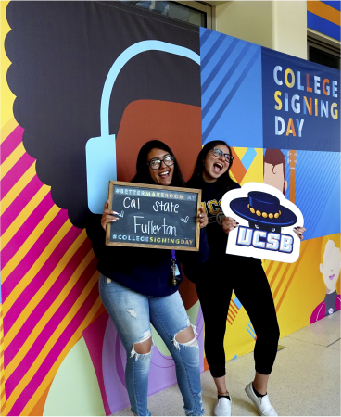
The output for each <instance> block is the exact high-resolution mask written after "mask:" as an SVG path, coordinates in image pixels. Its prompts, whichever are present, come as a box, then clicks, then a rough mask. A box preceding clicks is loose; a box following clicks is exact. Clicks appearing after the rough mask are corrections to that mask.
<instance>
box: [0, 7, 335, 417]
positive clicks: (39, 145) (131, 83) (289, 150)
mask: <svg viewBox="0 0 341 417" xmlns="http://www.w3.org/2000/svg"><path fill="white" fill-rule="evenodd" d="M0 7H1V92H2V94H1V96H2V97H1V100H2V106H1V144H0V151H1V264H2V272H1V287H0V289H1V292H0V309H1V310H0V312H1V314H0V320H1V322H0V337H1V354H0V369H1V393H0V395H1V397H0V398H1V402H0V405H1V414H2V415H79V414H82V415H104V414H107V415H110V414H112V413H114V412H116V411H118V410H120V409H123V408H125V407H127V406H128V404H129V401H128V396H127V393H126V390H125V382H124V377H123V373H124V364H125V352H124V350H123V348H122V345H121V343H120V340H119V337H118V335H117V332H116V329H115V326H114V325H113V324H112V322H111V321H110V320H108V316H107V313H106V311H105V309H104V307H103V305H102V303H101V300H100V298H99V295H98V289H97V280H98V273H97V271H96V259H95V258H94V254H93V251H92V245H91V241H90V239H89V238H88V236H87V233H86V227H87V222H88V221H89V218H90V217H91V216H92V215H93V214H92V213H93V212H96V209H94V211H92V208H91V207H92V206H90V205H89V201H90V200H91V199H90V200H89V196H91V192H92V191H91V187H89V184H88V180H89V178H90V177H92V176H91V175H90V174H91V169H92V168H91V166H90V165H88V162H89V161H90V163H91V159H92V162H94V164H95V165H94V166H95V168H96V170H98V169H100V168H101V164H100V163H99V162H100V161H101V160H102V158H106V159H107V160H108V162H109V164H110V166H111V167H110V168H109V170H110V172H109V176H110V179H115V178H117V179H118V180H122V181H129V180H130V179H131V178H132V176H133V175H134V169H135V166H134V164H135V160H136V155H137V152H138V150H139V148H140V147H141V145H142V144H143V143H145V142H146V141H147V140H149V139H150V138H155V137H157V138H159V139H161V140H163V141H164V142H166V143H168V144H169V145H170V146H171V147H172V150H173V152H174V153H175V155H176V156H177V157H178V159H179V163H180V166H181V167H182V169H183V172H184V175H185V178H186V179H188V178H189V176H190V175H191V173H192V169H193V167H194V162H195V159H196V155H197V153H198V151H199V150H200V148H201V146H202V144H204V143H206V142H208V141H210V140H212V139H225V140H226V141H227V142H228V143H229V144H231V145H232V147H233V153H234V156H235V160H234V165H233V175H234V177H235V179H236V181H238V182H239V183H240V184H244V183H247V182H263V181H264V182H266V183H268V184H272V185H274V184H276V185H275V186H277V187H278V189H279V190H280V191H281V192H283V193H284V194H285V196H286V198H287V199H290V200H291V201H292V202H294V203H295V204H296V205H297V206H298V207H299V208H300V210H301V211H302V213H303V215H304V219H305V226H306V228H307V233H306V235H305V240H304V241H303V242H302V243H301V253H300V257H299V259H298V261H297V262H295V263H293V264H285V263H280V262H275V261H263V265H264V269H265V271H266V274H267V276H268V279H269V282H270V285H271V288H272V291H273V297H274V301H275V306H276V310H277V314H278V318H279V323H280V327H281V334H282V336H284V335H286V334H290V333H292V332H294V331H295V330H297V329H299V328H301V327H304V326H306V325H308V324H309V323H310V320H311V315H312V313H313V312H314V311H315V310H316V308H318V310H319V312H320V310H321V311H322V308H321V303H323V302H324V303H325V304H326V301H325V296H326V288H327V289H328V288H329V287H330V286H331V284H332V288H329V289H330V290H332V291H331V292H332V293H334V292H335V293H336V299H339V298H338V297H339V294H340V279H339V278H338V277H339V270H337V269H336V270H335V272H333V273H332V274H329V275H328V272H327V271H326V270H327V268H328V265H329V264H330V263H333V262H334V261H335V264H336V263H337V262H336V260H337V250H339V249H340V219H339V213H340V143H339V137H340V124H339V113H338V112H339V108H340V98H339V84H338V80H339V72H337V71H336V70H331V69H327V68H324V67H321V66H319V65H315V64H312V63H309V62H306V61H303V60H300V59H298V58H293V57H288V56H286V55H284V54H279V53H275V52H273V51H270V50H268V49H266V48H262V47H260V46H259V45H255V44H250V43H247V42H244V41H241V40H239V39H235V38H232V37H230V36H227V35H223V34H220V33H218V32H215V31H209V30H205V29H199V28H195V27H193V26H191V25H187V24H184V23H180V22H178V23H175V22H174V21H172V22H171V23H170V21H169V20H168V19H167V18H164V17H163V16H158V17H157V18H155V17H151V14H150V13H149V12H147V11H144V10H139V12H138V13H136V11H135V10H136V9H134V8H133V7H132V6H130V5H129V4H121V3H118V2H115V3H111V4H110V5H108V4H102V3H98V2H30V1H29V2H15V1H12V2H0ZM152 16H153V15H152ZM145 42H153V48H151V47H149V49H148V48H145V49H143V50H141V49H139V48H140V46H141V45H142V44H143V45H146V43H145ZM148 45H151V44H150V43H148ZM126 51H129V52H132V51H133V52H132V53H130V55H129V59H125V60H123V61H122V62H124V64H122V62H121V61H120V59H122V57H123V58H124V56H125V55H124V54H125V53H127V52H126ZM120 62H121V64H120ZM115 63H118V64H116V65H119V71H118V72H117V73H116V75H115V76H114V75H112V73H111V72H110V71H111V69H112V68H116V66H115ZM109 74H110V76H109ZM308 75H309V77H308ZM108 79H109V81H110V89H109V90H110V91H109V90H107V89H106V88H104V87H105V85H107V84H106V83H107V82H108ZM310 90H311V91H310ZM108 91H109V93H108ZM103 97H104V98H105V103H106V105H105V106H104V105H103ZM104 137H106V139H107V143H105V140H104V139H105V138H104ZM103 138H104V139H103ZM93 139H96V146H95V148H96V149H95V150H96V158H94V154H93V149H92V150H89V149H88V151H87V150H86V145H87V144H88V143H91V141H93ZM100 139H103V140H104V141H103V142H101V140H100ZM108 144H109V145H108ZM106 145H107V146H111V147H112V150H113V151H112V152H108V151H107V147H106ZM96 164H97V165H96ZM87 170H88V171H87ZM107 174H108V173H106V175H107ZM104 188H105V187H104ZM98 199H100V197H98ZM105 200H106V195H105V192H104V195H103V204H104V201H105ZM92 201H94V199H92ZM329 242H333V243H329ZM333 244H334V246H333V247H332V245H333ZM329 253H332V255H331V256H329ZM338 253H339V252H338ZM329 259H331V261H330V260H329ZM331 276H333V277H332V278H330V277H331ZM325 277H327V278H325ZM327 284H328V285H327ZM334 284H335V287H334ZM181 294H182V297H183V299H184V304H185V307H186V309H187V311H188V314H189V316H190V318H191V322H192V323H193V324H196V326H197V332H198V339H199V346H200V354H201V367H202V370H204V369H207V364H206V362H205V358H204V351H203V337H204V323H203V319H202V314H201V309H200V306H199V303H198V300H197V296H196V293H195V287H194V285H193V284H192V283H191V282H189V281H188V280H187V279H185V281H184V283H183V284H182V287H181ZM226 301H227V302H229V300H226ZM328 305H329V301H328ZM335 309H339V307H338V305H336V304H335V308H334V311H335ZM324 311H328V312H329V311H330V307H328V308H327V310H326V309H325V310H324ZM324 314H325V313H324ZM317 317H318V319H319V318H321V315H320V313H319V314H317ZM227 324H228V326H227V327H228V331H227V335H228V338H227V339H226V347H227V348H226V360H233V359H236V358H238V356H240V355H242V354H244V353H247V352H250V351H251V350H252V349H253V346H254V341H255V337H256V334H255V332H254V329H253V328H252V325H251V323H250V322H249V319H248V317H247V314H246V312H245V310H244V309H243V306H242V305H241V303H240V302H239V300H238V299H237V298H236V297H235V296H233V297H232V302H231V304H230V310H229V314H228V318H227ZM153 337H154V340H155V342H156V346H155V347H154V348H153V356H152V365H151V371H150V380H149V391H148V393H149V395H152V394H154V393H155V392H157V391H159V390H162V389H164V388H165V387H167V386H170V385H172V384H175V383H176V378H175V370H174V364H173V362H172V360H171V357H170V354H169V352H168V350H167V348H166V347H165V345H164V344H163V342H162V341H161V339H160V338H159V337H158V335H157V334H156V332H155V331H154V332H153ZM71 394H72V395H71ZM61 396H62V398H63V399H64V401H63V403H61V402H60V401H59V399H60V398H61Z"/></svg>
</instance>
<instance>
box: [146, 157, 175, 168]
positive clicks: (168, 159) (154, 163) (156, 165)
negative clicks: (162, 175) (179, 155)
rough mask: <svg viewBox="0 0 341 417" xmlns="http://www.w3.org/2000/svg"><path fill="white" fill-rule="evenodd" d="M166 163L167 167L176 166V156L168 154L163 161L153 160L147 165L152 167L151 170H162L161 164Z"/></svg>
mask: <svg viewBox="0 0 341 417" xmlns="http://www.w3.org/2000/svg"><path fill="white" fill-rule="evenodd" d="M162 162H163V163H164V164H165V165H166V166H168V167H170V166H172V165H173V164H174V156H172V155H170V154H167V155H165V156H164V157H163V158H162V159H160V158H152V159H151V160H150V161H149V162H147V165H149V166H150V168H151V169H154V170H155V169H160V167H161V163H162Z"/></svg>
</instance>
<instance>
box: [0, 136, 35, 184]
mask: <svg viewBox="0 0 341 417" xmlns="http://www.w3.org/2000/svg"><path fill="white" fill-rule="evenodd" d="M25 153H26V151H25V148H24V146H23V144H22V142H20V143H19V145H18V146H17V147H16V148H15V149H14V151H13V152H12V153H11V154H10V155H9V156H8V157H7V158H6V159H5V160H4V162H3V163H2V164H1V175H0V179H3V178H4V176H5V175H6V174H7V172H8V171H9V170H11V169H12V168H13V167H14V165H15V164H16V163H17V162H18V161H19V158H21V157H22V156H23V155H24V154H25ZM32 163H33V162H32Z"/></svg>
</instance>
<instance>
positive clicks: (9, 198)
mask: <svg viewBox="0 0 341 417" xmlns="http://www.w3.org/2000/svg"><path fill="white" fill-rule="evenodd" d="M35 175H36V164H35V162H34V163H33V165H32V166H31V167H30V168H29V169H28V170H27V171H26V172H25V174H23V175H22V176H21V177H20V180H19V181H18V182H17V183H16V184H14V185H13V187H12V188H11V189H10V190H9V192H8V193H7V194H6V195H5V196H4V197H3V199H2V200H1V214H3V213H4V212H5V211H6V210H7V209H8V207H9V206H10V205H11V204H12V203H13V201H14V200H15V199H16V198H17V197H18V195H19V194H20V192H21V191H22V190H23V189H24V188H25V187H26V185H27V184H28V183H29V182H31V181H32V178H33V177H34V176H35Z"/></svg>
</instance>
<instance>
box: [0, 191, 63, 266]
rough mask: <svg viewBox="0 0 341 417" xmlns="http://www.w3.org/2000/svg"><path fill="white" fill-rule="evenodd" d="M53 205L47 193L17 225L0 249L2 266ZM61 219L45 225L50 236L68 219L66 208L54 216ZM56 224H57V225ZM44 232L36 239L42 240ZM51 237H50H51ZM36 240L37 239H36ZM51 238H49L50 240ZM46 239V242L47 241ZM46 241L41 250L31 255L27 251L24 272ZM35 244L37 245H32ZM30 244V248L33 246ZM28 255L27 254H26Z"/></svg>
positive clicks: (38, 254) (37, 255)
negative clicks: (13, 233) (26, 265)
mask: <svg viewBox="0 0 341 417" xmlns="http://www.w3.org/2000/svg"><path fill="white" fill-rule="evenodd" d="M53 206H54V202H53V200H52V198H51V194H50V193H48V194H47V195H46V196H45V197H44V199H43V200H42V201H41V203H40V204H39V205H38V206H37V207H36V208H35V209H34V210H33V211H32V213H31V214H30V216H29V217H28V218H27V220H26V221H25V222H24V223H23V224H22V225H21V226H20V227H19V230H18V232H17V233H16V234H15V235H14V236H13V237H12V238H11V240H10V241H9V242H8V243H7V245H6V246H5V247H4V249H3V250H2V251H1V261H2V267H3V268H4V267H5V266H6V265H7V263H8V262H9V261H10V260H11V259H12V258H13V256H14V255H15V254H16V253H17V252H18V250H19V249H20V247H21V246H22V245H23V244H24V243H25V241H26V239H27V238H28V237H29V236H30V235H31V234H32V232H33V230H34V229H35V227H36V226H37V225H38V224H39V222H40V221H41V220H43V218H44V216H45V215H46V213H47V212H48V211H49V210H50V209H51V208H52V207H53ZM57 217H58V219H63V220H62V223H60V221H57V222H55V219H54V220H53V221H52V222H51V223H50V224H49V225H48V226H47V228H46V229H45V230H47V229H48V228H49V230H51V232H52V235H51V236H52V237H53V236H54V235H55V234H56V233H57V232H58V230H59V229H60V227H61V225H62V224H64V223H65V222H66V221H67V219H68V214H67V210H63V211H60V212H58V214H57V216H56V218H57ZM57 224H58V225H57ZM44 234H45V233H44V232H43V233H42V235H41V236H39V238H38V240H40V241H41V240H42V239H43V236H44ZM52 237H51V238H52ZM38 240H37V241H38ZM50 240H51V239H49V241H50ZM49 241H48V242H49ZM48 242H46V241H45V242H44V246H43V247H42V248H41V251H40V252H38V253H36V255H35V256H32V250H30V251H29V253H30V266H29V268H28V269H26V271H25V272H27V271H28V270H29V269H30V268H31V266H32V264H33V262H35V260H36V259H37V258H38V257H39V256H40V254H41V253H42V251H43V250H44V248H45V246H46V244H47V243H48ZM33 246H35V247H36V246H37V245H35V244H34V245H33ZM33 246H32V248H33ZM27 256H28V255H27Z"/></svg>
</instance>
